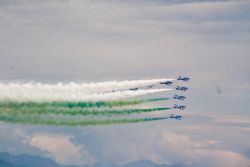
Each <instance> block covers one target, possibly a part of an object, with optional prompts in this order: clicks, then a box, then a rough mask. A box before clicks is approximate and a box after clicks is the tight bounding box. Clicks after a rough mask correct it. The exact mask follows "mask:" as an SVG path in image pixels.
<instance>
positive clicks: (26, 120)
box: [0, 115, 168, 126]
mask: <svg viewBox="0 0 250 167" xmlns="http://www.w3.org/2000/svg"><path fill="white" fill-rule="evenodd" d="M163 119H168V117H155V118H131V119H106V120H60V119H37V117H24V116H17V115H0V120H1V121H3V122H9V123H18V124H26V125H28V124H30V125H54V126H89V125H114V124H127V123H139V122H148V121H157V120H163Z"/></svg>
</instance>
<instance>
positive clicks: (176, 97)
mask: <svg viewBox="0 0 250 167" xmlns="http://www.w3.org/2000/svg"><path fill="white" fill-rule="evenodd" d="M185 98H186V97H185V96H178V95H174V97H173V99H178V100H184V99H185Z"/></svg>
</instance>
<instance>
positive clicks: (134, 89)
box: [129, 88, 139, 91]
mask: <svg viewBox="0 0 250 167" xmlns="http://www.w3.org/2000/svg"><path fill="white" fill-rule="evenodd" d="M138 89H139V88H131V89H129V90H133V91H137V90H138Z"/></svg>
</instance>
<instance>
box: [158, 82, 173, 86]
mask: <svg viewBox="0 0 250 167" xmlns="http://www.w3.org/2000/svg"><path fill="white" fill-rule="evenodd" d="M160 84H164V85H168V86H170V85H172V84H173V82H171V81H165V82H160Z"/></svg>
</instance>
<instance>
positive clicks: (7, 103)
mask: <svg viewBox="0 0 250 167" xmlns="http://www.w3.org/2000/svg"><path fill="white" fill-rule="evenodd" d="M168 99H169V98H152V99H145V100H142V99H131V100H113V101H98V102H91V101H87V102H69V101H66V102H64V101H55V102H15V101H1V102H0V107H7V106H11V107H16V108H20V107H50V106H51V107H67V108H91V107H110V108H111V107H120V106H127V105H136V104H141V103H145V102H154V101H163V100H168Z"/></svg>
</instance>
